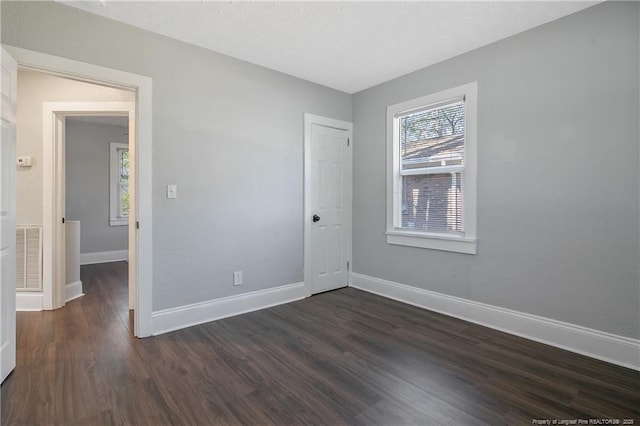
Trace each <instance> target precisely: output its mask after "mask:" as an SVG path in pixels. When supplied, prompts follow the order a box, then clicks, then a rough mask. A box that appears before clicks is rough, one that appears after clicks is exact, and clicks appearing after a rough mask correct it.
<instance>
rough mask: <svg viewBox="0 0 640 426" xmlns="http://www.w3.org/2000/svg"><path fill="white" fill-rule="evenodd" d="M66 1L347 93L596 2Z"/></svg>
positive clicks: (75, 5)
mask: <svg viewBox="0 0 640 426" xmlns="http://www.w3.org/2000/svg"><path fill="white" fill-rule="evenodd" d="M61 2H62V3H65V4H68V5H71V6H73V7H77V8H80V9H83V10H85V11H88V12H91V13H95V14H98V15H102V16H106V17H108V18H112V19H115V20H118V21H121V22H124V23H127V24H130V25H134V26H137V27H140V28H144V29H146V30H149V31H153V32H155V33H158V34H163V35H166V36H169V37H172V38H175V39H178V40H182V41H185V42H188V43H191V44H195V45H197V46H201V47H204V48H206V49H210V50H213V51H216V52H220V53H224V54H226V55H229V56H233V57H235V58H239V59H243V60H245V61H248V62H252V63H254V64H258V65H262V66H264V67H267V68H271V69H274V70H277V71H281V72H283V73H286V74H290V75H293V76H296V77H300V78H303V79H305V80H309V81H313V82H316V83H319V84H322V85H325V86H329V87H332V88H334V89H338V90H341V91H344V92H347V93H355V92H358V91H360V90H363V89H366V88H368V87H371V86H375V85H377V84H380V83H383V82H385V81H388V80H391V79H393V78H396V77H399V76H401V75H404V74H407V73H410V72H412V71H416V70H418V69H420V68H424V67H426V66H429V65H432V64H435V63H437V62H440V61H443V60H445V59H448V58H451V57H453V56H457V55H459V54H461V53H464V52H467V51H469V50H472V49H475V48H478V47H480V46H483V45H486V44H489V43H492V42H494V41H497V40H500V39H503V38H506V37H509V36H511V35H513V34H517V33H519V32H522V31H524V30H527V29H529V28H533V27H536V26H538V25H541V24H544V23H546V22H550V21H553V20H555V19H558V18H560V17H562V16H566V15H569V14H571V13H574V12H577V11H578V10H581V9H584V8H586V7H589V6H592V5H594V4H596V3H599V1H589V2H584V1H513V2H507V1H471V2H466V1H408V2H404V1H394V2H343V1H331V2H307V1H300V2H266V1H262V2H260V1H259V2H216V1H209V0H206V1H205V0H202V1H161V2H150V1H115V0H102V1H79V2H78V1H61ZM549 42H550V43H552V42H553V41H552V40H549Z"/></svg>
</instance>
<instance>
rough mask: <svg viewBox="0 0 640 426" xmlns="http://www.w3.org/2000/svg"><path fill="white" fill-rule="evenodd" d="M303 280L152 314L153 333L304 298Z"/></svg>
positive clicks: (160, 332) (156, 333) (305, 293)
mask: <svg viewBox="0 0 640 426" xmlns="http://www.w3.org/2000/svg"><path fill="white" fill-rule="evenodd" d="M306 295H307V292H306V289H305V286H304V283H295V284H288V285H283V286H279V287H275V288H269V289H266V290H258V291H252V292H250V293H244V294H238V295H236V296H229V297H223V298H220V299H214V300H208V301H206V302H199V303H194V304H192V305H185V306H180V307H177V308H170V309H163V310H161V311H156V312H153V313H152V315H151V316H152V321H153V335H154V336H155V335H158V334H162V333H167V332H169V331H174V330H179V329H181V328H186V327H191V326H193V325H197V324H203V323H205V322H210V321H215V320H219V319H222V318H227V317H232V316H235V315H239V314H244V313H247V312H252V311H257V310H259V309H264V308H268V307H271V306H276V305H281V304H283V303H289V302H293V301H295V300H300V299H304V298H305V297H306Z"/></svg>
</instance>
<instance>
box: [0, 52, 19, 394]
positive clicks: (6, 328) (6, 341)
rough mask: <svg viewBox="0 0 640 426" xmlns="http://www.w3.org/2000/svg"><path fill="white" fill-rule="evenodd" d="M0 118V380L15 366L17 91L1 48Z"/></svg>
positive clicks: (12, 63) (13, 67)
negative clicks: (0, 93)
mask: <svg viewBox="0 0 640 426" xmlns="http://www.w3.org/2000/svg"><path fill="white" fill-rule="evenodd" d="M1 65H2V77H0V78H1V79H2V81H1V82H0V83H1V86H2V106H1V107H0V121H2V134H1V136H0V333H1V334H0V374H2V377H0V382H2V381H4V379H5V378H6V377H7V376H8V375H9V373H11V371H12V370H13V369H14V368H15V366H16V210H15V205H16V193H15V179H16V99H17V96H16V92H17V81H16V78H17V65H16V61H14V60H13V58H12V57H11V56H9V54H8V53H7V52H6V51H5V50H4V49H2V62H1Z"/></svg>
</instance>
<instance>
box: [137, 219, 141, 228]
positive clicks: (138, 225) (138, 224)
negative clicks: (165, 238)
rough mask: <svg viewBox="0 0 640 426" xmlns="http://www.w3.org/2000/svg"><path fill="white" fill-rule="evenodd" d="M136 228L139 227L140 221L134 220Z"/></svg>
mask: <svg viewBox="0 0 640 426" xmlns="http://www.w3.org/2000/svg"><path fill="white" fill-rule="evenodd" d="M136 229H140V222H138V221H137V220H136Z"/></svg>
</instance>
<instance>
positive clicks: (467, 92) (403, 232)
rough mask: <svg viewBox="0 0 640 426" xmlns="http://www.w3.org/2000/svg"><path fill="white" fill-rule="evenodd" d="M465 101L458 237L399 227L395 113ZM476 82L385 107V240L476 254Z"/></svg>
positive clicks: (435, 169)
mask: <svg viewBox="0 0 640 426" xmlns="http://www.w3.org/2000/svg"><path fill="white" fill-rule="evenodd" d="M463 98H466V101H465V111H466V112H465V150H464V152H465V159H464V170H463V171H462V172H461V173H462V179H463V189H462V209H463V212H462V229H463V231H464V235H463V238H462V239H459V238H455V237H451V236H449V235H448V234H445V233H443V234H438V235H435V236H434V235H433V234H432V233H428V232H424V233H422V232H419V231H414V230H408V229H404V228H400V227H399V226H400V224H399V222H398V219H399V212H398V211H397V206H396V203H395V200H399V197H400V183H401V173H400V154H399V153H400V149H399V141H398V138H397V137H396V135H397V134H398V132H399V127H398V126H399V118H398V117H399V116H401V115H405V114H409V113H412V112H415V111H416V110H420V109H424V107H426V106H429V108H431V107H432V106H435V105H442V104H444V103H448V102H452V101H456V100H461V99H463ZM477 122H478V83H477V82H471V83H467V84H464V85H461V86H458V87H454V88H451V89H447V90H443V91H441V92H438V93H433V94H430V95H426V96H421V97H419V98H416V99H411V100H408V101H405V102H400V103H398V104H394V105H390V106H388V107H387V192H386V202H387V229H386V234H387V243H388V244H396V245H403V246H411V247H420V248H429V249H436V250H445V251H453V252H459V253H466V254H476V250H477V248H476V227H477V156H478V155H477V150H478V137H477V128H478V125H477ZM459 168H460V166H446V167H433V168H429V170H428V171H425V170H426V169H418V170H407V171H405V172H403V173H402V175H415V174H430V173H439V172H444V171H447V172H453V171H456V170H458V169H459Z"/></svg>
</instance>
